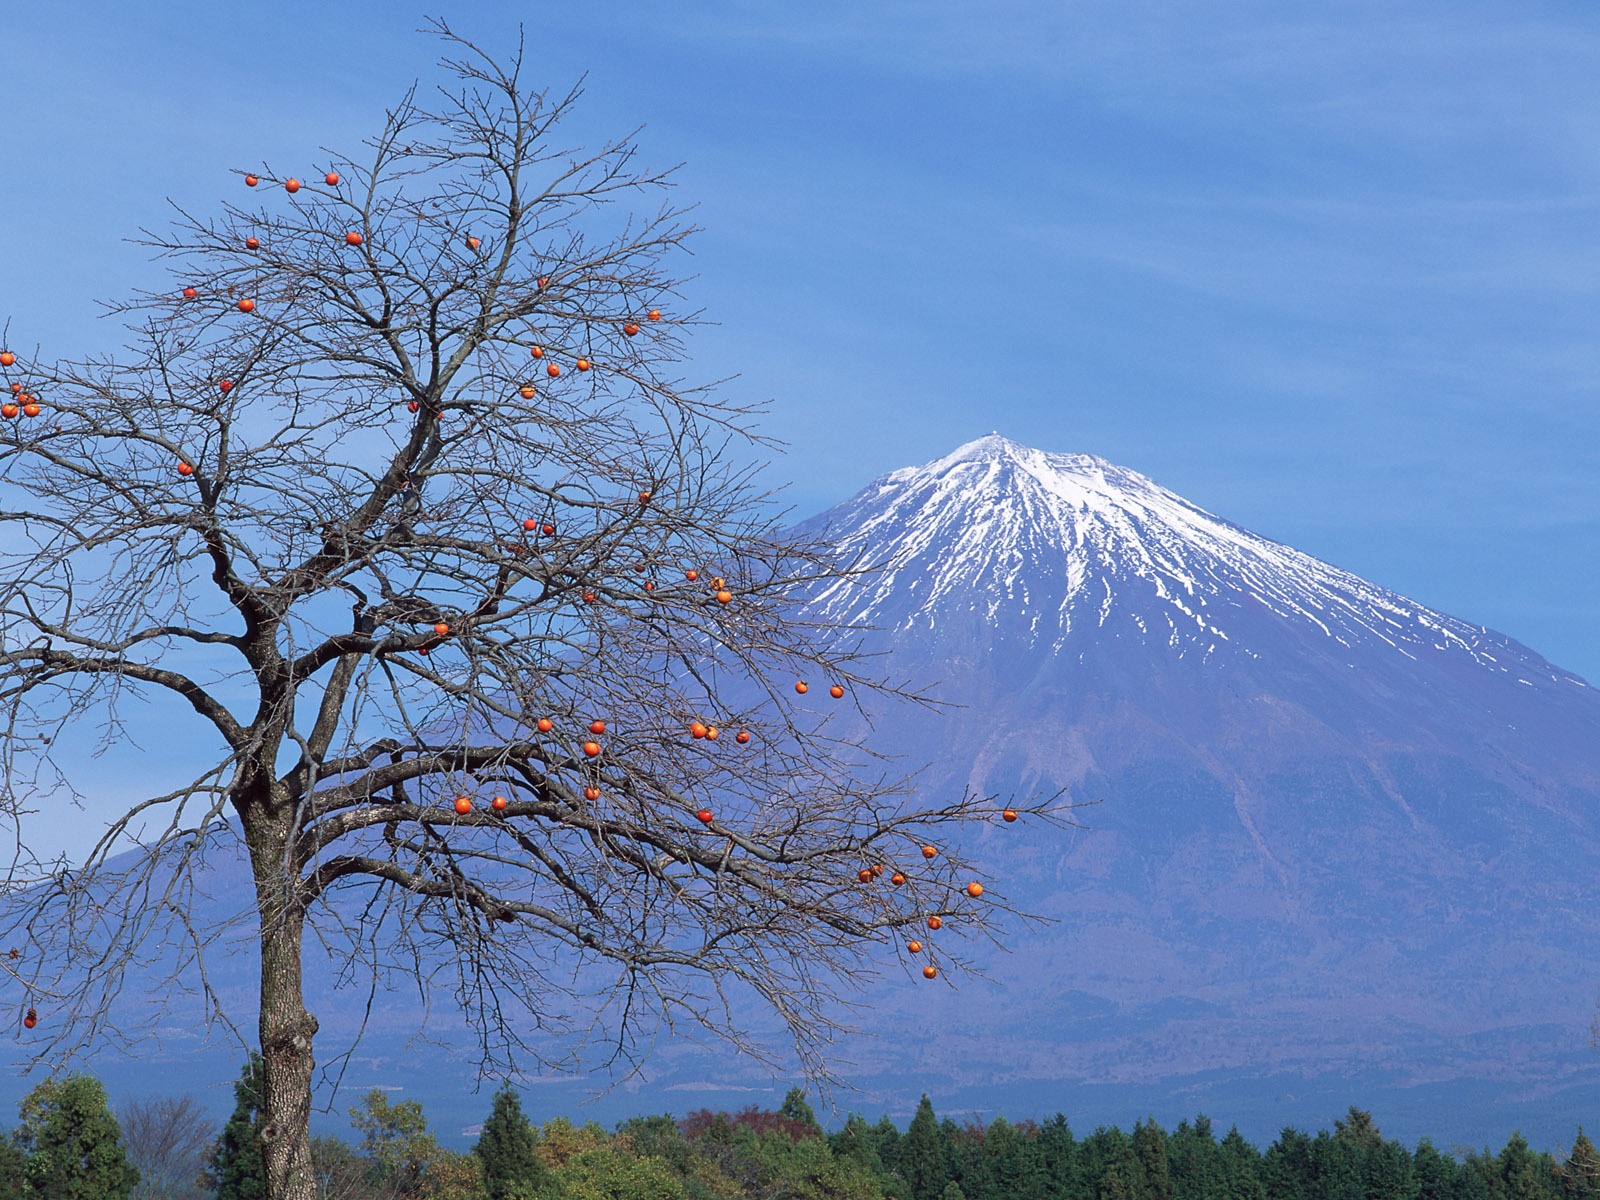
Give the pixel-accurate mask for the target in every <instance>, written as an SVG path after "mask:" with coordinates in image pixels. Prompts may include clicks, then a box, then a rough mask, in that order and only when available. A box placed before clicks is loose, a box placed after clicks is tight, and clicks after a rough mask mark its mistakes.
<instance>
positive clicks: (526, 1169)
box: [472, 1084, 545, 1200]
mask: <svg viewBox="0 0 1600 1200" xmlns="http://www.w3.org/2000/svg"><path fill="white" fill-rule="evenodd" d="M472 1152H473V1153H474V1154H476V1155H477V1156H478V1161H479V1163H481V1164H482V1166H483V1186H484V1192H485V1193H486V1194H487V1196H488V1197H489V1200H515V1198H516V1197H519V1196H523V1195H526V1194H527V1193H528V1192H529V1191H531V1190H532V1189H534V1188H536V1187H538V1186H539V1185H540V1184H541V1183H542V1182H543V1177H544V1175H545V1170H544V1166H543V1164H542V1163H541V1162H540V1161H539V1137H538V1134H536V1133H534V1131H533V1126H532V1125H531V1124H529V1123H528V1118H527V1117H525V1116H523V1115H522V1099H521V1097H520V1096H518V1095H517V1093H516V1091H515V1089H513V1088H512V1087H511V1085H510V1084H506V1085H505V1086H503V1087H502V1088H501V1089H500V1090H499V1091H498V1092H496V1093H495V1094H494V1109H493V1111H491V1112H490V1114H489V1119H488V1120H487V1121H485V1122H484V1123H483V1132H482V1133H480V1134H479V1135H478V1144H477V1145H476V1146H474V1147H473V1148H472Z"/></svg>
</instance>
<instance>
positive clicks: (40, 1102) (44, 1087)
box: [14, 1075, 139, 1200]
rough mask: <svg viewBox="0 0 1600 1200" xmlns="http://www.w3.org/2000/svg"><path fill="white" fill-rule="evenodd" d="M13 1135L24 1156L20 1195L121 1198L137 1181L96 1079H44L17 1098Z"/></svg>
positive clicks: (48, 1199)
mask: <svg viewBox="0 0 1600 1200" xmlns="http://www.w3.org/2000/svg"><path fill="white" fill-rule="evenodd" d="M21 1115H22V1124H21V1126H20V1127H19V1128H18V1130H17V1133H16V1134H15V1135H14V1136H15V1137H16V1139H17V1144H18V1146H19V1147H21V1148H22V1149H23V1150H24V1151H25V1152H26V1154H27V1160H26V1163H25V1165H24V1167H23V1172H22V1178H23V1180H24V1181H25V1187H24V1189H23V1194H24V1195H26V1196H30V1197H39V1198H40V1200H126V1197H127V1196H128V1193H130V1192H131V1191H133V1188H134V1185H135V1184H137V1183H138V1182H139V1172H138V1171H137V1170H135V1169H134V1167H133V1165H132V1164H131V1163H129V1162H128V1156H127V1153H126V1151H125V1150H124V1148H123V1145H122V1131H121V1129H120V1128H119V1127H118V1125H117V1119H116V1118H115V1117H114V1116H112V1115H111V1109H110V1108H109V1107H108V1106H107V1104H106V1090H105V1088H104V1087H103V1086H102V1085H101V1083H100V1081H99V1080H98V1079H94V1078H92V1077H90V1076H88V1075H71V1076H68V1077H67V1078H66V1079H47V1080H45V1081H44V1082H43V1083H41V1084H40V1085H39V1086H38V1087H36V1088H34V1089H33V1091H31V1092H29V1093H28V1094H27V1096H25V1097H24V1098H23V1101H22V1108H21Z"/></svg>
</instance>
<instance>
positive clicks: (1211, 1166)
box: [1167, 1113, 1226, 1200]
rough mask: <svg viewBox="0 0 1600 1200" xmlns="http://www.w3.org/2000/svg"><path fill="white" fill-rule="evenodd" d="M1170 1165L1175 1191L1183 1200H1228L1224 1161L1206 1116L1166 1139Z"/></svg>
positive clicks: (1181, 1124)
mask: <svg viewBox="0 0 1600 1200" xmlns="http://www.w3.org/2000/svg"><path fill="white" fill-rule="evenodd" d="M1167 1164H1168V1169H1169V1170H1170V1171H1171V1175H1172V1187H1173V1191H1175V1192H1176V1193H1177V1194H1178V1195H1179V1196H1182V1197H1183V1200H1226V1196H1225V1194H1224V1191H1223V1183H1222V1158H1221V1151H1220V1150H1219V1148H1218V1146H1217V1143H1216V1140H1215V1138H1214V1137H1213V1136H1212V1132H1211V1119H1210V1118H1209V1117H1207V1116H1205V1114H1203V1113H1202V1114H1201V1115H1200V1116H1198V1117H1196V1118H1195V1122H1194V1125H1193V1126H1192V1127H1191V1126H1190V1124H1189V1122H1188V1121H1179V1122H1178V1127H1177V1128H1176V1129H1174V1130H1173V1131H1172V1134H1171V1135H1170V1136H1169V1137H1168V1138H1167Z"/></svg>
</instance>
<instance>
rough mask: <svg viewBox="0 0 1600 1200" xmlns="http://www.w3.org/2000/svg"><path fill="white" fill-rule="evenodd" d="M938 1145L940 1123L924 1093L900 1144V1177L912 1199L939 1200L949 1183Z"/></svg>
mask: <svg viewBox="0 0 1600 1200" xmlns="http://www.w3.org/2000/svg"><path fill="white" fill-rule="evenodd" d="M939 1143H940V1139H939V1122H938V1121H937V1119H936V1118H935V1117H934V1115H933V1103H932V1102H931V1101H930V1100H929V1099H928V1095H927V1093H926V1092H924V1093H923V1095H922V1100H921V1102H920V1103H918V1105H917V1111H916V1115H915V1116H913V1117H912V1118H911V1124H910V1125H908V1126H907V1127H906V1135H905V1137H904V1138H902V1139H901V1142H900V1156H899V1157H900V1162H899V1174H900V1178H901V1179H904V1180H905V1181H906V1186H907V1188H908V1189H909V1190H910V1197H911V1200H938V1198H939V1196H940V1195H941V1194H942V1193H943V1192H944V1185H945V1184H946V1183H948V1182H949V1177H948V1176H947V1174H946V1172H945V1164H944V1155H943V1154H942V1152H941V1150H942V1148H941V1146H940V1144H939Z"/></svg>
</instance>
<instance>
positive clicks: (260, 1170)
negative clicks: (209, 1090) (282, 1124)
mask: <svg viewBox="0 0 1600 1200" xmlns="http://www.w3.org/2000/svg"><path fill="white" fill-rule="evenodd" d="M266 1086H267V1076H266V1064H265V1063H263V1062H262V1061H261V1055H259V1054H257V1053H255V1052H254V1051H252V1052H251V1054H250V1059H249V1061H248V1062H246V1063H245V1064H244V1068H243V1070H241V1071H240V1072H239V1078H238V1080H237V1081H236V1082H235V1083H234V1085H233V1100H234V1104H233V1115H232V1116H231V1117H229V1118H228V1123H227V1124H226V1125H224V1126H223V1127H222V1133H221V1134H219V1135H218V1137H217V1144H216V1146H214V1147H213V1148H212V1151H211V1154H210V1156H209V1157H208V1158H207V1160H206V1178H207V1180H208V1181H209V1182H210V1184H211V1186H212V1188H213V1189H214V1190H215V1191H216V1195H217V1200H267V1164H266V1160H265V1159H264V1158H263V1157H262V1154H261V1123H262V1120H263V1119H264V1118H263V1114H264V1113H265V1111H266V1099H265V1097H266Z"/></svg>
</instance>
